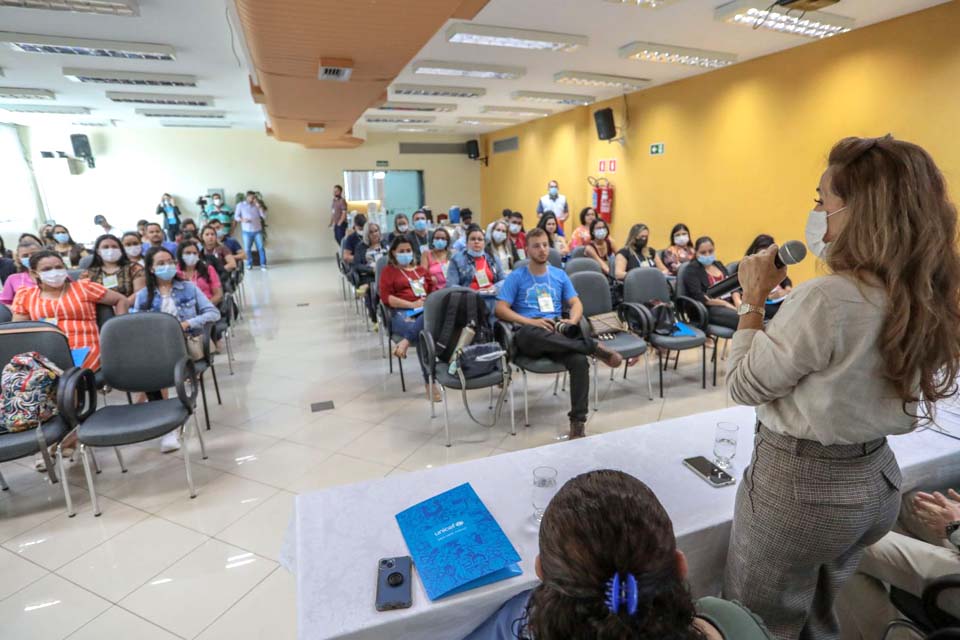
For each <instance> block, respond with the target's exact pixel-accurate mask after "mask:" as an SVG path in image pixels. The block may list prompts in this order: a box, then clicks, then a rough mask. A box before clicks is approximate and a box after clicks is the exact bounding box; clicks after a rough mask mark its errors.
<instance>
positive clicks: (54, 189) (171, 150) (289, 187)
mask: <svg viewBox="0 0 960 640" xmlns="http://www.w3.org/2000/svg"><path fill="white" fill-rule="evenodd" d="M71 133H86V134H87V135H88V136H90V144H91V146H92V148H93V154H94V156H95V158H96V163H97V166H96V168H95V169H87V170H85V171H84V172H83V173H82V174H80V175H70V174H69V171H68V170H67V166H66V161H63V160H41V159H39V157H38V156H39V152H40V151H41V150H55V151H56V150H61V151H68V152H69V150H70V134H71ZM25 138H26V140H27V146H28V148H29V150H30V153H31V157H32V158H33V163H34V167H35V169H36V171H37V177H38V180H39V182H40V187H41V189H42V190H43V193H44V196H45V200H46V204H47V208H48V212H49V215H50V216H51V217H52V218H54V219H56V220H57V221H58V222H63V223H64V224H66V225H67V226H68V227H69V228H70V231H71V233H72V234H73V235H74V237H75V239H77V240H81V241H82V240H92V239H93V237H95V234H96V229H95V228H94V226H93V217H94V215H96V214H98V213H102V214H104V215H105V216H106V217H107V220H109V221H110V223H111V224H113V225H114V226H116V227H120V228H121V229H131V228H134V227H135V225H136V222H137V220H138V219H140V218H146V219H148V220H159V217H157V216H155V214H154V212H155V209H156V206H157V203H158V202H159V199H160V195H161V194H162V193H163V192H165V191H167V192H170V193H171V194H173V195H174V197H175V198H176V199H177V204H178V205H179V206H180V209H181V211H182V212H183V214H184V215H185V216H190V217H196V215H197V213H198V208H197V206H196V205H195V204H194V201H195V200H196V198H197V196H198V195H200V194H205V193H206V192H207V189H208V188H223V189H225V190H226V194H227V198H228V202H229V203H231V204H232V203H233V199H234V194H235V193H236V192H238V191H246V190H247V189H249V188H254V189H259V190H260V191H262V192H263V194H264V198H265V199H266V202H267V205H268V206H269V207H270V211H269V213H268V216H269V219H270V227H269V241H268V245H267V256H268V258H269V259H271V260H290V259H303V258H314V257H320V256H332V255H333V254H334V252H335V249H336V247H335V245H334V241H333V235H332V232H330V231H329V230H328V229H327V224H328V222H329V220H330V201H331V198H332V191H333V185H334V184H342V183H343V171H344V170H345V169H348V170H349V169H358V170H364V169H375V168H376V161H377V160H387V161H388V162H389V163H390V166H389V167H388V168H389V169H420V170H423V172H424V191H425V196H426V200H427V204H428V205H430V206H432V207H433V210H434V213H435V214H436V213H440V212H442V211H446V210H447V208H448V207H449V206H450V205H451V204H457V205H460V206H464V207H472V208H474V209H479V206H478V205H479V204H480V177H479V164H480V163H478V162H475V161H472V160H469V159H468V158H467V156H466V154H463V155H450V154H443V155H410V154H404V155H400V153H399V148H398V142H399V141H401V140H403V141H416V140H419V139H420V138H417V137H416V136H410V135H407V136H405V137H400V136H397V135H383V134H381V135H379V136H378V135H371V137H370V139H369V140H368V141H367V142H366V143H365V144H363V145H361V146H360V147H359V148H357V149H331V150H321V149H305V148H304V147H302V146H300V145H297V144H291V143H285V142H278V141H276V140H274V139H273V138H269V137H267V136H266V135H264V133H263V132H262V131H248V130H217V129H207V130H201V129H192V130H191V129H129V128H127V129H125V128H118V129H91V128H89V127H87V128H69V127H67V128H58V127H30V128H29V129H28V131H27V134H26V136H25ZM463 140H464V138H457V139H453V138H451V139H447V138H444V139H441V140H439V141H457V142H462V141H463ZM430 141H431V142H432V141H436V140H435V139H434V138H431V139H430ZM351 204H356V203H351ZM363 205H364V208H365V205H366V203H363ZM361 210H363V209H361ZM25 226H28V227H32V226H33V225H32V221H28V222H27V224H26V225H25Z"/></svg>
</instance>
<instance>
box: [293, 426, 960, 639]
mask: <svg viewBox="0 0 960 640" xmlns="http://www.w3.org/2000/svg"><path fill="white" fill-rule="evenodd" d="M954 420H955V423H956V424H955V425H953V426H952V427H951V428H950V431H951V432H952V433H954V434H960V417H955V418H954ZM721 421H723V422H734V423H736V424H739V425H740V437H739V442H738V446H737V455H736V458H735V468H734V470H733V474H734V475H735V476H737V477H738V479H739V476H740V475H741V474H742V472H743V467H744V466H746V463H747V462H749V457H750V453H751V451H752V447H753V424H754V421H755V414H754V410H753V409H752V408H749V407H733V408H729V409H722V410H719V411H711V412H707V413H701V414H698V415H693V416H687V417H685V418H678V419H675V420H666V421H663V422H659V423H654V424H651V425H646V426H640V427H633V428H630V429H624V430H621V431H615V432H612V433H606V434H601V435H596V436H592V437H589V438H584V439H582V440H574V441H569V442H562V443H557V444H552V445H548V446H544V447H538V448H535V449H526V450H523V451H517V452H514V453H508V454H502V455H498V456H495V457H492V458H483V459H480V460H473V461H470V462H464V463H460V464H454V465H448V466H445V467H440V468H437V469H430V470H425V471H419V472H414V473H408V474H401V475H398V476H390V477H388V478H382V479H378V480H373V481H369V482H362V483H358V484H353V485H347V486H341V487H334V488H330V489H326V490H324V491H318V492H314V493H308V494H303V495H299V496H297V498H296V502H295V508H294V514H293V517H292V520H291V523H290V527H289V530H288V532H287V538H286V540H285V541H284V548H283V551H282V553H281V562H282V563H283V564H284V566H285V567H287V568H288V569H289V570H290V571H292V572H294V573H295V574H296V580H297V616H298V629H299V637H300V638H301V640H307V639H310V640H315V639H320V638H349V639H353V640H356V639H372V638H390V639H391V640H405V639H410V640H412V639H415V638H440V637H443V638H449V639H451V640H454V639H457V638H462V637H463V636H465V635H466V634H467V633H469V632H470V631H472V630H473V629H474V628H476V626H477V625H479V624H480V623H481V622H482V621H483V620H485V619H486V618H487V617H489V616H490V615H491V614H492V613H494V612H495V611H496V610H497V609H498V608H499V607H500V605H501V604H502V603H503V602H504V601H506V600H507V599H508V598H510V597H511V596H513V595H515V594H517V593H519V592H521V591H524V590H526V589H530V588H532V587H534V586H535V585H536V584H537V582H538V581H537V578H536V575H535V574H534V571H533V560H534V558H535V557H536V554H537V528H536V526H535V524H534V523H533V521H532V519H531V514H532V505H531V502H530V497H531V491H532V471H533V469H534V467H537V466H541V465H548V466H552V467H555V468H556V469H558V471H559V472H560V478H559V481H560V482H561V483H562V482H565V481H566V480H568V479H569V478H571V477H573V476H575V475H577V474H579V473H583V472H585V471H589V470H592V469H598V468H612V469H620V470H623V471H626V472H628V473H630V474H632V475H634V476H636V477H638V478H640V479H641V480H643V481H644V482H646V483H647V484H648V485H649V486H650V488H651V489H653V491H654V492H655V493H656V494H657V496H658V497H659V498H660V500H661V501H662V502H663V504H664V506H665V507H666V509H667V512H668V513H669V514H670V517H671V518H672V520H673V525H674V531H675V532H676V535H677V539H678V543H679V546H680V548H681V549H682V550H683V551H684V553H686V554H687V558H688V559H689V562H690V584H691V588H692V591H693V593H694V595H695V596H700V595H704V594H715V593H718V592H719V589H720V585H721V581H722V577H723V568H724V563H725V558H726V552H727V543H728V539H729V534H730V522H731V519H732V517H733V506H734V499H735V496H736V487H735V486H731V487H724V488H720V489H714V488H712V487H710V486H708V485H707V484H706V483H705V482H704V481H703V480H701V479H700V478H698V477H696V476H695V475H693V474H692V473H691V472H690V471H688V470H687V469H685V468H684V467H683V466H682V464H681V460H682V459H683V458H686V457H689V456H695V455H704V456H707V457H712V447H713V434H714V428H715V425H716V423H717V422H721ZM890 445H891V447H892V448H893V450H894V452H895V453H896V456H897V459H898V461H899V463H900V466H901V468H902V470H903V477H904V484H903V488H904V490H905V491H906V490H911V489H914V488H918V487H941V486H945V485H947V484H950V483H955V482H957V481H958V480H960V440H954V439H950V438H947V437H945V436H943V435H941V434H937V433H933V432H932V431H928V430H925V431H916V432H914V433H911V434H908V435H904V436H897V437H893V438H891V439H890ZM463 482H470V483H471V484H472V485H473V487H474V489H475V490H476V492H477V494H478V495H479V496H480V498H481V499H482V500H483V501H484V502H485V503H486V505H487V507H488V508H489V509H490V511H491V513H492V514H493V515H494V517H495V518H496V519H497V521H498V522H499V523H500V525H501V526H502V527H503V529H504V531H505V532H506V534H507V536H508V537H509V538H510V540H511V541H512V542H513V544H514V546H515V547H516V549H517V551H518V552H519V554H520V557H521V559H522V560H521V564H520V566H521V568H522V569H523V575H521V576H518V577H515V578H512V579H509V580H504V581H501V582H498V583H495V584H492V585H488V586H486V587H482V588H480V589H475V590H472V591H468V592H466V593H462V594H458V595H456V596H452V597H449V598H444V599H441V600H438V601H436V602H430V601H429V600H428V599H427V596H426V593H425V592H424V590H423V585H422V583H421V582H420V580H419V578H415V579H414V587H413V603H414V604H413V607H411V608H409V609H403V610H400V611H390V612H378V611H376V609H375V608H374V600H375V593H376V584H375V577H376V562H377V560H378V559H379V558H381V557H385V556H398V555H406V554H407V549H406V545H405V544H404V541H403V537H402V536H401V534H400V530H399V528H398V527H397V524H396V521H395V520H394V515H395V514H396V513H399V512H400V511H402V510H403V509H405V508H407V507H409V506H411V505H413V504H416V503H418V502H420V501H422V500H425V499H427V498H430V497H431V496H434V495H436V494H438V493H441V492H442V491H446V490H447V489H450V488H452V487H454V486H456V485H459V484H461V483H463Z"/></svg>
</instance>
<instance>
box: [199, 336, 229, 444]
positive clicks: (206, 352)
mask: <svg viewBox="0 0 960 640" xmlns="http://www.w3.org/2000/svg"><path fill="white" fill-rule="evenodd" d="M215 333H216V323H213V322H211V323H209V324H206V325H204V327H203V358H202V359H200V360H194V361H193V365H194V368H195V369H196V372H197V379H198V380H199V381H200V396H201V397H202V398H203V418H204V420H205V421H206V424H207V431H210V409H209V407H208V406H207V385H206V383H205V382H204V380H203V379H204V374H206V372H207V371H209V372H210V375H211V376H212V377H213V388H214V390H215V391H216V393H217V404H220V405H222V404H223V400H221V399H220V383H219V382H217V368H216V366H214V362H213V358H214V355H215V354H214V352H213V350H212V346H211V345H212V344H213V341H214V340H213V336H214V334H215Z"/></svg>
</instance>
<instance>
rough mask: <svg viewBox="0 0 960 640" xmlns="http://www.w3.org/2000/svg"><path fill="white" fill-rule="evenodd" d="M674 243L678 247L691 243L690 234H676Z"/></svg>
mask: <svg viewBox="0 0 960 640" xmlns="http://www.w3.org/2000/svg"><path fill="white" fill-rule="evenodd" d="M673 244H675V245H677V246H678V247H685V246H687V245H688V244H690V236H676V237H674V239H673Z"/></svg>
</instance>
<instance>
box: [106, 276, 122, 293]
mask: <svg viewBox="0 0 960 640" xmlns="http://www.w3.org/2000/svg"><path fill="white" fill-rule="evenodd" d="M119 285H120V278H119V277H117V274H113V275H112V276H108V275H104V276H103V286H105V287H106V288H107V289H116V288H117V287H118V286H119Z"/></svg>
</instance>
